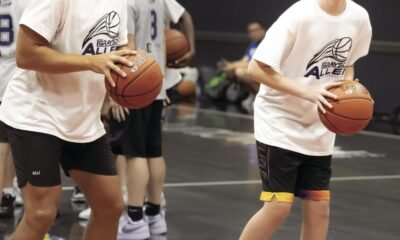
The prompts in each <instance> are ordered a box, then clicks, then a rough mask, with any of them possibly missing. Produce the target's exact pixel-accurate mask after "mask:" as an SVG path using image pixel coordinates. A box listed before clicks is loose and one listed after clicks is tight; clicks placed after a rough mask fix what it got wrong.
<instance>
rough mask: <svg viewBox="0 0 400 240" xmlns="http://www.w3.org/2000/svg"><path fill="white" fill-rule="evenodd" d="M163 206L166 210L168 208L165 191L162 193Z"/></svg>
mask: <svg viewBox="0 0 400 240" xmlns="http://www.w3.org/2000/svg"><path fill="white" fill-rule="evenodd" d="M161 208H162V209H164V210H165V209H166V208H167V199H165V195H164V192H162V193H161Z"/></svg>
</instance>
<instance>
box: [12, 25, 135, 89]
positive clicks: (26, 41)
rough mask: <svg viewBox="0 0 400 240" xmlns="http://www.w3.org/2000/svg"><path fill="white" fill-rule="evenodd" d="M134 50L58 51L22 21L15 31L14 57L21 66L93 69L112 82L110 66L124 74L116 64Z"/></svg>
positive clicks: (61, 70)
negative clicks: (80, 52) (102, 52)
mask: <svg viewBox="0 0 400 240" xmlns="http://www.w3.org/2000/svg"><path fill="white" fill-rule="evenodd" d="M127 54H135V52H134V51H132V50H120V51H117V52H111V53H106V54H101V55H83V56H82V55H77V54H65V53H61V52H58V51H56V50H54V49H52V48H51V47H50V43H49V42H48V41H47V40H46V39H45V38H43V37H42V36H41V35H39V34H38V33H36V32H35V31H33V30H32V29H30V28H28V27H26V26H24V25H21V26H20V29H19V33H18V41H17V52H16V61H17V65H18V67H20V68H23V69H28V70H34V71H38V72H47V73H54V74H61V73H69V72H79V71H87V70H89V71H93V72H96V73H100V74H104V75H105V77H106V78H107V80H108V81H109V82H110V83H111V85H112V86H115V83H114V81H113V79H112V77H111V70H113V71H115V72H116V73H118V74H119V75H120V76H122V77H125V76H126V74H125V73H124V72H123V71H122V70H121V69H120V68H119V67H118V66H117V65H116V64H118V63H122V64H124V65H127V66H130V65H131V63H130V62H129V61H128V60H127V59H125V58H124V57H122V56H123V55H127Z"/></svg>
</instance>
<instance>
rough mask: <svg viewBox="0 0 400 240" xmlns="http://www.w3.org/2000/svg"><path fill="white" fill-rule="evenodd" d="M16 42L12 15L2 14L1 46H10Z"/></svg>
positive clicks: (0, 20)
mask: <svg viewBox="0 0 400 240" xmlns="http://www.w3.org/2000/svg"><path fill="white" fill-rule="evenodd" d="M13 43H14V29H13V21H12V18H11V16H10V15H0V46H2V47H8V46H10V45H12V44H13Z"/></svg>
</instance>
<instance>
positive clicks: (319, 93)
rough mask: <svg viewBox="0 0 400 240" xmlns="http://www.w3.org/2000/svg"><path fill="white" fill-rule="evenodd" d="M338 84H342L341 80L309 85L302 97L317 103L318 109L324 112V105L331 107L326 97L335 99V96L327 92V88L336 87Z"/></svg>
mask: <svg viewBox="0 0 400 240" xmlns="http://www.w3.org/2000/svg"><path fill="white" fill-rule="evenodd" d="M340 85H342V82H341V81H334V82H328V83H324V84H321V85H316V86H310V87H309V88H308V89H307V91H306V95H305V97H304V98H305V99H307V100H309V101H310V102H313V103H316V104H317V105H318V109H319V110H320V111H321V112H322V113H324V114H325V113H326V110H325V107H328V108H332V104H330V103H329V102H328V100H327V99H326V98H332V99H337V96H336V95H335V94H333V93H331V92H329V91H328V89H330V88H332V87H338V86H340Z"/></svg>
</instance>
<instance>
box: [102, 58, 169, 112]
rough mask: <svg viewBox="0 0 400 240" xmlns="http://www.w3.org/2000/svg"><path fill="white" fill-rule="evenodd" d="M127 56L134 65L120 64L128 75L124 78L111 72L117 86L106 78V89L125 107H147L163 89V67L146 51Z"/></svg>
mask: <svg viewBox="0 0 400 240" xmlns="http://www.w3.org/2000/svg"><path fill="white" fill-rule="evenodd" d="M125 57H126V58H127V59H128V60H130V61H132V63H133V66H132V67H127V66H125V65H124V66H120V67H121V69H122V70H123V71H124V72H125V73H126V74H127V77H126V78H123V77H120V76H119V75H118V74H116V73H115V72H111V75H112V78H113V79H114V81H115V88H113V87H112V86H111V85H110V83H109V82H108V80H105V84H106V89H107V91H108V93H109V94H110V96H111V98H112V99H113V100H114V101H115V102H117V103H118V104H119V105H121V106H123V107H127V108H131V109H137V108H143V107H146V106H148V105H150V104H151V103H152V102H153V101H154V100H155V99H156V98H157V96H158V94H159V93H160V91H161V87H162V84H163V78H164V77H163V74H162V71H161V68H160V66H159V65H158V63H157V62H156V60H155V59H154V58H153V57H152V56H150V54H148V53H146V52H144V51H138V52H137V54H136V55H129V56H125Z"/></svg>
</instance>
